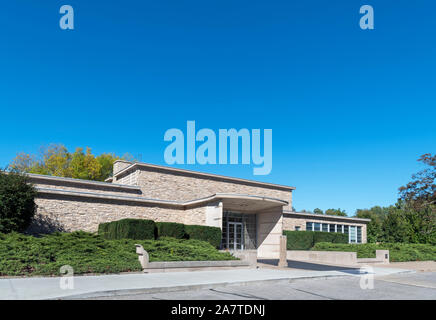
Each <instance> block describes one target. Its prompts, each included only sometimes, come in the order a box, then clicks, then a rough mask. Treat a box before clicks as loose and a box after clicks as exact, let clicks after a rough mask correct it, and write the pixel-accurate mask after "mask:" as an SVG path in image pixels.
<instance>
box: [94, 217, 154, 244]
mask: <svg viewBox="0 0 436 320" xmlns="http://www.w3.org/2000/svg"><path fill="white" fill-rule="evenodd" d="M155 228H156V224H155V223H154V221H153V220H145V219H122V220H118V221H112V222H108V223H101V224H100V225H99V228H98V232H99V234H101V235H102V236H103V237H104V238H105V239H137V240H144V239H154V238H155Z"/></svg>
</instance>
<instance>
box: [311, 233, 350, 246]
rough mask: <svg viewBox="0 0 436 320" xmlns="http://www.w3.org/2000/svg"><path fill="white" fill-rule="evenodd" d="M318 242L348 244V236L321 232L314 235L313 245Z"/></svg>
mask: <svg viewBox="0 0 436 320" xmlns="http://www.w3.org/2000/svg"><path fill="white" fill-rule="evenodd" d="M318 242H330V243H348V234H345V233H336V232H331V233H330V232H319V231H315V232H314V234H313V244H314V245H315V244H316V243H318Z"/></svg>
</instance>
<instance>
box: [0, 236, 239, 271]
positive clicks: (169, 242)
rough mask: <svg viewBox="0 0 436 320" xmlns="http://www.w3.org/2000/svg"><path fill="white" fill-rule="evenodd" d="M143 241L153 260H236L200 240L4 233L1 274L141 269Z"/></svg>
mask: <svg viewBox="0 0 436 320" xmlns="http://www.w3.org/2000/svg"><path fill="white" fill-rule="evenodd" d="M136 243H139V244H141V245H142V246H143V247H144V249H145V250H147V252H148V253H149V255H150V261H210V260H236V258H235V257H233V256H232V255H231V254H230V253H228V252H220V251H218V250H217V249H215V248H214V247H213V246H212V245H211V244H209V243H208V242H205V241H199V240H186V239H174V238H168V237H166V238H162V239H159V240H154V239H151V240H132V239H120V240H106V239H104V238H103V237H102V236H100V235H96V234H93V233H87V232H82V231H78V232H72V233H52V234H48V235H44V236H42V237H34V236H28V235H24V234H20V233H15V232H12V233H8V234H2V233H0V276H21V275H54V276H59V275H60V268H61V267H62V266H64V265H70V266H71V267H73V269H74V274H83V273H116V272H128V271H140V270H141V265H140V263H139V261H138V255H137V254H136V252H135V244H136Z"/></svg>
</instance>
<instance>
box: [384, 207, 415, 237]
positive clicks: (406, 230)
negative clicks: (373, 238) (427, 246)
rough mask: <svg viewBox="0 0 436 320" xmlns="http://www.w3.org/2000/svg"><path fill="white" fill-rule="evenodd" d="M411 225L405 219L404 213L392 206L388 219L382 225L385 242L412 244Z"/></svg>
mask: <svg viewBox="0 0 436 320" xmlns="http://www.w3.org/2000/svg"><path fill="white" fill-rule="evenodd" d="M410 229H411V228H410V224H409V222H408V221H407V219H406V218H405V215H404V211H403V210H401V209H400V208H396V207H394V206H391V207H390V208H389V213H388V215H387V216H386V219H385V220H384V221H383V223H382V233H383V234H382V238H381V240H382V241H383V242H389V243H394V242H403V243H409V242H410V239H411V237H410Z"/></svg>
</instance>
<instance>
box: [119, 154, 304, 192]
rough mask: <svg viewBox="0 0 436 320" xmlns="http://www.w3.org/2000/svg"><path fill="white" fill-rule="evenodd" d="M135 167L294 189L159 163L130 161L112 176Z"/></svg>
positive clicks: (287, 188) (288, 187) (274, 187)
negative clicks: (129, 163)
mask: <svg viewBox="0 0 436 320" xmlns="http://www.w3.org/2000/svg"><path fill="white" fill-rule="evenodd" d="M117 161H120V160H117ZM117 161H115V162H117ZM121 161H122V162H124V163H128V162H127V161H123V160H121ZM137 168H142V169H146V170H158V171H162V172H167V173H172V174H179V175H192V176H196V177H199V178H201V177H202V178H206V179H219V180H224V181H229V182H233V183H242V184H249V185H254V186H259V187H264V188H271V189H277V190H283V191H293V190H295V187H291V186H285V185H280V184H275V183H269V182H261V181H256V180H248V179H241V178H235V177H229V176H222V175H218V174H213V173H206V172H200V171H192V170H186V169H179V168H174V167H167V166H160V165H155V164H149V163H143V162H134V163H131V165H129V166H127V167H125V168H123V169H121V170H120V171H118V172H114V177H118V176H120V175H123V174H124V173H126V172H129V171H130V170H135V169H137Z"/></svg>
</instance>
